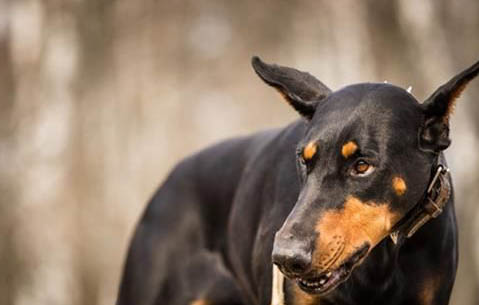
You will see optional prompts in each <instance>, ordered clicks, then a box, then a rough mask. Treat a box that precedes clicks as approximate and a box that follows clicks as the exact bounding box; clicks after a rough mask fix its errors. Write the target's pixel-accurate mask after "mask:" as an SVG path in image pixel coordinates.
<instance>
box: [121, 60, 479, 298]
mask: <svg viewBox="0 0 479 305" xmlns="http://www.w3.org/2000/svg"><path fill="white" fill-rule="evenodd" d="M252 64H253V68H254V70H255V71H256V73H257V74H258V75H259V77H260V78H261V79H262V80H263V81H265V82H266V83H267V84H268V85H270V86H272V87H274V88H275V89H277V90H278V91H279V92H280V93H281V95H282V96H283V97H284V98H285V99H286V101H287V102H288V103H289V104H290V105H291V106H292V107H293V108H294V109H296V110H297V111H298V112H299V113H300V114H301V117H302V118H301V119H299V120H297V121H296V122H293V123H291V124H290V125H288V126H286V127H285V128H282V129H276V130H270V131H265V132H261V133H258V134H254V135H252V136H247V137H241V138H235V139H231V140H227V141H224V142H222V143H220V144H217V145H215V146H212V147H210V148H207V149H205V150H203V151H201V152H199V153H197V154H194V155H192V156H191V157H188V158H186V159H185V160H183V161H182V162H180V163H179V164H178V165H177V166H176V167H175V168H174V170H173V171H172V172H171V173H170V175H169V176H168V178H167V179H166V181H165V182H164V183H163V185H162V186H161V187H160V188H159V190H158V191H157V192H156V194H155V195H154V196H153V198H152V200H151V202H150V203H149V205H148V207H147V208H146V210H145V212H144V214H143V216H142V218H141V221H140V222H139V224H138V227H137V228H136V232H135V234H134V237H133V240H132V242H131V246H130V249H129V253H128V257H127V260H126V265H125V270H124V274H123V279H122V281H121V285H120V290H119V295H118V302H117V304H118V305H125V304H130V305H133V304H134V305H150V304H170V305H176V304H178V305H180V304H182V305H183V304H194V305H221V304H225V305H226V304H243V305H247V304H258V305H259V304H261V305H267V304H270V302H271V296H272V290H273V289H272V286H273V285H272V282H273V280H272V278H273V275H272V273H273V272H272V269H273V265H276V266H277V267H275V270H280V271H281V273H279V271H277V272H276V275H275V277H274V278H275V281H276V284H278V281H280V283H279V284H280V285H279V286H278V287H280V288H279V290H280V291H276V290H278V289H275V290H274V291H275V293H277V294H278V295H276V296H275V300H274V302H275V303H278V304H321V305H325V304H381V305H382V304H391V305H392V304H407V305H413V304H420V305H432V304H435V305H440V304H448V302H449V296H450V293H451V289H452V287H453V283H454V278H455V273H456V267H457V257H458V254H457V251H458V249H457V228H456V217H455V213H454V202H453V196H452V189H451V180H450V174H449V172H448V169H447V165H446V161H445V159H444V156H443V153H442V151H443V150H444V149H446V148H447V147H448V146H449V144H450V139H449V117H450V115H451V113H452V110H453V107H454V102H455V100H456V99H457V97H458V96H459V95H460V93H461V91H462V90H463V89H464V88H465V86H466V85H467V83H468V82H469V81H470V80H472V79H473V78H474V77H475V76H476V75H477V74H478V72H479V62H478V63H476V64H474V65H473V66H471V67H470V68H468V69H466V70H464V71H463V72H461V73H459V74H457V75H456V76H455V77H453V78H452V79H451V80H450V81H448V82H447V83H445V84H444V85H442V86H441V87H439V88H438V89H437V90H436V91H435V92H434V93H433V94H432V95H431V96H430V97H429V98H428V99H427V100H426V101H424V102H423V103H419V102H418V101H417V100H416V99H415V98H414V97H413V96H412V95H411V94H410V93H409V92H407V91H406V90H404V89H402V88H399V87H396V86H393V85H390V84H387V83H361V84H355V85H351V86H347V87H345V88H342V89H340V90H338V91H332V90H330V89H329V88H328V87H326V86H325V85H324V84H323V83H322V82H320V81H319V80H317V79H316V78H315V77H313V76H312V75H310V74H308V73H305V72H301V71H298V70H296V69H292V68H288V67H282V66H278V65H272V64H266V63H264V62H263V61H261V60H260V59H259V58H257V57H254V58H253V60H252ZM441 212H442V213H441ZM276 268H277V269H276ZM278 274H279V275H278ZM275 293H273V295H275Z"/></svg>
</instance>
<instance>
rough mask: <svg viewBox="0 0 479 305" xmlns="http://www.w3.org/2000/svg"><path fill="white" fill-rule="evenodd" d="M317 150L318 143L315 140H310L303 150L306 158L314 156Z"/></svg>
mask: <svg viewBox="0 0 479 305" xmlns="http://www.w3.org/2000/svg"><path fill="white" fill-rule="evenodd" d="M317 151H318V145H317V144H316V143H315V142H313V141H311V142H309V143H308V145H306V147H305V148H304V150H303V158H304V160H310V159H311V158H313V157H314V155H315V154H316V152H317Z"/></svg>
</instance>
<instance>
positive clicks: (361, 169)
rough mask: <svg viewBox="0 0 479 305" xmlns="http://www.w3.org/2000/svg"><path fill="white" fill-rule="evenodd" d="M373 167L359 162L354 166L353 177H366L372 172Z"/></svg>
mask: <svg viewBox="0 0 479 305" xmlns="http://www.w3.org/2000/svg"><path fill="white" fill-rule="evenodd" d="M373 169H374V167H373V166H372V165H370V164H369V163H368V162H366V161H364V160H359V161H357V162H356V163H355V164H354V169H353V171H352V175H353V176H366V175H368V174H370V173H371V172H372V170H373Z"/></svg>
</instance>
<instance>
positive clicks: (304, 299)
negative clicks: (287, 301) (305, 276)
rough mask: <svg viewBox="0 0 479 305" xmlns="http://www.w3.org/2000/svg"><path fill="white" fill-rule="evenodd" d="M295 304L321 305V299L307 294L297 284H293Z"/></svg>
mask: <svg viewBox="0 0 479 305" xmlns="http://www.w3.org/2000/svg"><path fill="white" fill-rule="evenodd" d="M293 285H294V286H293V304H294V305H313V304H314V305H319V304H320V303H319V297H317V296H313V295H310V294H307V293H306V292H304V291H303V290H301V288H299V287H298V285H297V284H293Z"/></svg>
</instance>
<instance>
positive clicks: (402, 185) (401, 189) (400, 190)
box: [393, 177, 407, 196]
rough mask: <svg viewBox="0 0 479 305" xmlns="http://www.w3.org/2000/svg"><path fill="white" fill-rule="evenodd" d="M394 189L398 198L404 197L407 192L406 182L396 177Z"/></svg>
mask: <svg viewBox="0 0 479 305" xmlns="http://www.w3.org/2000/svg"><path fill="white" fill-rule="evenodd" d="M393 189H394V191H395V192H396V195H398V196H401V195H403V194H404V193H405V192H406V190H407V186H406V182H405V181H404V179H403V178H401V177H394V178H393Z"/></svg>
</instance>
